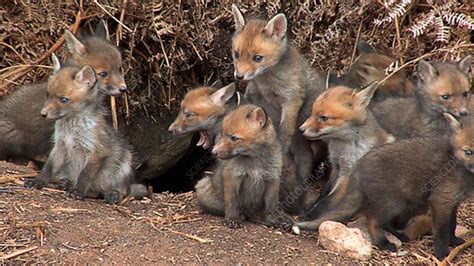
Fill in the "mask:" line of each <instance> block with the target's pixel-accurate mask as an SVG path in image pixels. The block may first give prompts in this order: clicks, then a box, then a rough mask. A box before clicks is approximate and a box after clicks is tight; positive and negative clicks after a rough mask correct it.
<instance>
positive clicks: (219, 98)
mask: <svg viewBox="0 0 474 266" xmlns="http://www.w3.org/2000/svg"><path fill="white" fill-rule="evenodd" d="M234 93H235V84H234V83H231V84H229V85H227V86H225V87H222V88H220V89H218V90H217V91H216V92H214V93H213V94H211V100H212V102H214V103H215V104H218V105H224V104H225V103H227V102H228V101H229V100H230V99H231V98H232V96H234Z"/></svg>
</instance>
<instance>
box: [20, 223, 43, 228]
mask: <svg viewBox="0 0 474 266" xmlns="http://www.w3.org/2000/svg"><path fill="white" fill-rule="evenodd" d="M42 226H44V223H43V222H35V223H26V224H17V225H16V228H35V227H42Z"/></svg>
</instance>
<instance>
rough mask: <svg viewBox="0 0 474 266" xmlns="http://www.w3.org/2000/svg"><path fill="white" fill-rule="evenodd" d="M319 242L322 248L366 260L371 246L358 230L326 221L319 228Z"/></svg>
mask: <svg viewBox="0 0 474 266" xmlns="http://www.w3.org/2000/svg"><path fill="white" fill-rule="evenodd" d="M318 231H319V241H320V243H321V245H323V247H324V248H326V249H328V250H330V251H334V252H337V253H339V254H341V255H343V256H346V257H349V258H354V259H368V258H370V256H371V255H372V244H371V243H370V241H369V240H368V239H367V238H366V236H365V235H364V233H363V232H362V231H361V230H360V229H358V228H347V227H346V226H345V225H344V224H342V223H339V222H332V221H326V222H323V223H322V224H321V225H320V226H319V229H318Z"/></svg>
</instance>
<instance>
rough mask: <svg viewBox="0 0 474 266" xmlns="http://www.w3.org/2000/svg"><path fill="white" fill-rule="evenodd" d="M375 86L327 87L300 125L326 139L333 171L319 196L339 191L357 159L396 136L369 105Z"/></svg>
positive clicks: (307, 133)
mask: <svg viewBox="0 0 474 266" xmlns="http://www.w3.org/2000/svg"><path fill="white" fill-rule="evenodd" d="M376 90H377V82H374V83H372V84H370V85H368V86H367V87H365V88H362V89H360V90H354V89H350V88H347V87H344V86H336V87H333V88H329V89H327V90H326V91H325V92H323V93H322V94H321V95H319V97H318V98H317V99H316V101H315V102H314V105H313V112H312V113H311V116H310V117H309V118H308V119H307V120H306V122H305V123H304V124H303V125H301V127H300V130H301V131H303V135H304V136H305V137H307V138H309V139H323V140H326V141H327V142H328V149H329V160H330V162H331V166H332V171H331V177H330V179H329V182H328V183H327V184H326V185H325V187H324V190H323V192H322V193H321V195H320V196H319V199H322V198H323V197H325V196H330V195H331V194H333V193H335V194H340V193H339V191H338V190H340V192H341V193H342V192H343V191H344V189H342V188H343V187H345V186H346V184H347V178H348V177H349V176H350V174H351V171H352V169H353V168H354V166H355V164H356V163H357V161H358V160H359V159H360V158H361V157H362V156H363V155H364V154H366V153H367V152H368V151H369V150H371V149H372V148H374V147H377V146H380V145H382V144H384V143H389V142H393V141H394V140H395V139H394V138H393V136H391V135H389V134H387V133H386V132H385V131H384V130H383V129H382V128H381V127H380V126H379V124H378V123H377V121H376V120H375V118H374V116H373V115H372V113H371V111H370V110H369V109H368V106H369V104H370V101H371V99H372V97H373V95H374V93H375V91H376ZM339 187H341V188H339ZM336 197H337V195H336ZM313 211H314V208H313V209H312V210H310V211H309V212H308V213H306V218H313V217H312V216H313V215H312V212H313Z"/></svg>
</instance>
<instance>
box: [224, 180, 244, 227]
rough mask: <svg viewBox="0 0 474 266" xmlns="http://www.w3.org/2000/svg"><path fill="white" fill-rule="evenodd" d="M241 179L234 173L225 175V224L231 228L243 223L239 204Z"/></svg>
mask: <svg viewBox="0 0 474 266" xmlns="http://www.w3.org/2000/svg"><path fill="white" fill-rule="evenodd" d="M241 182H242V181H241V180H240V178H238V177H235V176H233V175H229V174H227V175H224V206H225V224H226V225H227V226H228V227H229V228H238V227H241V225H242V215H241V210H240V204H239V190H240V185H241Z"/></svg>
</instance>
